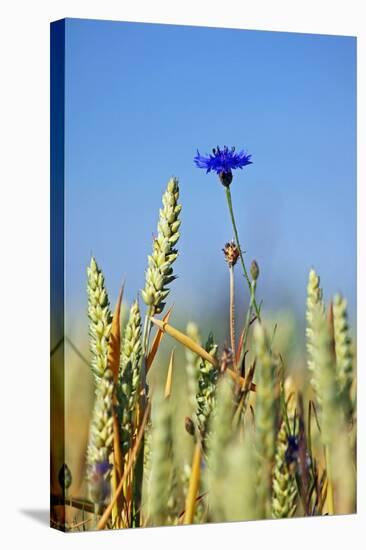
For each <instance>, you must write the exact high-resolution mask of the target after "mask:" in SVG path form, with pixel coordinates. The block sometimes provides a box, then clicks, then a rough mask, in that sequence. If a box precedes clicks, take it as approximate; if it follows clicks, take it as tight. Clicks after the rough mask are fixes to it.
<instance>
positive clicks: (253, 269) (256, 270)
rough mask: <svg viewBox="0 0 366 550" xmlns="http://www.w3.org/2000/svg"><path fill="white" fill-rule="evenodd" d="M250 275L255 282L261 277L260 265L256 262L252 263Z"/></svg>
mask: <svg viewBox="0 0 366 550" xmlns="http://www.w3.org/2000/svg"><path fill="white" fill-rule="evenodd" d="M250 274H251V276H252V279H253V281H256V280H257V279H258V277H259V265H258V264H257V262H256V261H255V260H253V261H252V263H251V264H250Z"/></svg>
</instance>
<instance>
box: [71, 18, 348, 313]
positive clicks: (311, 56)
mask: <svg viewBox="0 0 366 550" xmlns="http://www.w3.org/2000/svg"><path fill="white" fill-rule="evenodd" d="M65 116H66V134H65V141H66V166H65V176H66V247H67V253H66V258H67V266H66V270H67V271H66V274H67V300H68V307H69V308H70V313H71V317H72V316H73V315H74V313H75V314H77V313H79V312H80V311H85V307H86V293H85V279H86V266H87V264H88V262H89V258H90V254H91V253H93V254H94V255H95V257H96V258H97V261H98V262H99V263H100V264H101V266H102V268H103V270H104V272H105V275H106V280H107V285H108V289H109V293H110V297H111V300H112V302H114V301H115V299H116V296H117V292H118V287H119V285H120V283H121V281H122V280H123V279H125V280H126V296H127V298H128V299H129V300H131V299H133V298H134V297H135V296H136V294H137V292H138V290H139V289H140V288H141V287H142V286H143V283H144V270H145V266H146V256H147V254H148V252H149V251H150V249H151V240H152V234H153V233H154V232H155V230H156V223H157V216H158V209H159V207H160V202H161V194H162V192H163V191H164V188H165V185H166V182H167V180H168V179H169V177H170V176H172V175H176V176H178V177H179V179H180V188H181V202H182V204H183V211H182V238H181V241H180V244H179V249H180V257H179V259H178V260H177V262H176V271H177V273H178V275H179V279H178V280H177V281H176V282H175V283H174V290H173V293H172V299H173V300H174V302H175V303H176V305H177V307H178V306H179V308H180V311H181V312H182V313H183V314H184V315H185V316H186V317H187V319H188V318H189V317H193V318H199V314H198V313H197V308H198V309H202V308H203V307H205V308H207V311H211V310H212V311H213V308H214V306H216V305H217V303H218V301H219V300H220V296H221V295H222V296H223V297H224V298H225V299H226V291H227V284H226V283H227V267H226V266H225V264H224V261H223V257H222V252H221V249H222V247H223V245H224V244H225V242H226V241H227V240H229V239H231V238H232V236H233V234H232V230H231V226H230V222H229V216H228V212H227V208H226V204H225V195H224V188H223V187H222V186H221V184H220V183H219V180H218V179H217V177H216V176H214V175H212V174H209V175H206V174H205V172H204V171H203V170H198V169H197V168H195V166H194V164H193V157H194V155H195V153H196V149H197V148H198V149H199V150H200V152H203V153H204V152H209V151H210V150H211V149H212V147H214V146H216V145H217V144H219V145H224V144H227V145H228V146H232V145H235V146H236V147H237V148H239V149H240V148H244V149H245V150H246V151H247V152H249V153H251V154H252V160H253V164H252V165H251V166H248V167H246V168H244V170H242V171H238V173H236V174H235V175H234V181H233V184H232V194H233V201H234V208H235V211H236V217H237V222H238V227H239V232H240V235H241V242H242V246H243V248H244V250H245V251H246V259H247V263H248V264H249V263H250V261H251V259H253V258H255V259H256V260H257V261H258V263H259V265H260V268H261V277H260V285H259V294H260V296H261V298H263V299H264V307H265V308H268V309H270V310H273V309H276V308H280V307H291V308H293V309H294V310H295V311H296V312H297V313H298V314H299V315H303V307H304V301H305V287H306V281H307V275H308V271H309V269H310V267H311V266H313V267H315V268H316V270H317V271H318V272H319V273H320V275H321V278H322V284H323V285H324V288H325V295H326V297H330V296H331V295H332V294H333V293H334V292H336V291H341V292H343V293H344V294H345V295H346V296H347V298H348V299H349V302H350V306H351V312H352V315H354V314H355V300H356V142H355V139H356V39H355V38H352V37H336V36H319V35H305V34H290V33H277V32H260V31H244V30H228V29H214V28H199V27H183V26H166V25H152V24H138V23H121V22H108V21H92V20H76V19H75V20H72V19H69V20H67V24H66V114H65ZM238 275H239V270H238ZM241 285H242V283H241V282H240V280H239V277H238V293H239V292H242V293H245V287H244V286H241Z"/></svg>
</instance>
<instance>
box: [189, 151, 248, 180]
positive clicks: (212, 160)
mask: <svg viewBox="0 0 366 550" xmlns="http://www.w3.org/2000/svg"><path fill="white" fill-rule="evenodd" d="M212 153H213V154H211V155H206V156H203V155H200V153H199V151H198V150H197V156H195V157H194V162H195V163H196V166H198V168H205V169H206V173H208V172H211V170H213V171H214V172H216V173H217V174H218V175H219V178H220V181H221V183H222V184H223V185H225V187H229V185H230V183H231V182H232V179H233V173H232V170H236V169H237V168H240V169H242V168H243V167H244V166H247V165H248V164H252V161H251V160H250V159H251V156H252V155H247V154H246V153H245V152H244V151H239V152H238V153H236V152H235V147H232V148H231V149H229V148H228V147H227V146H226V145H225V146H224V148H223V149H220V147H219V146H217V148H216V149H212Z"/></svg>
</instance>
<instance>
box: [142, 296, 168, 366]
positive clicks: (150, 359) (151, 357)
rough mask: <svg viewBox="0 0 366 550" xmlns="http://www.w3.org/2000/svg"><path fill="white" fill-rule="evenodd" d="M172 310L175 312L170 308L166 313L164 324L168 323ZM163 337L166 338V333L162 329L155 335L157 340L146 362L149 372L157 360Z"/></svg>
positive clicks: (154, 341)
mask: <svg viewBox="0 0 366 550" xmlns="http://www.w3.org/2000/svg"><path fill="white" fill-rule="evenodd" d="M172 310H173V306H172V307H171V308H169V309H168V311H167V312H166V314H165V315H164V317H163V323H167V322H168V321H169V318H170V315H171V313H172ZM163 336H164V331H163V330H161V329H160V330H158V331H157V333H156V334H155V338H154V340H153V343H152V345H151V349H150V352H149V355H148V356H147V360H146V369H147V370H149V368H150V367H151V365H152V363H153V361H154V359H155V355H156V354H157V351H158V349H159V346H160V344H161V341H162V339H163Z"/></svg>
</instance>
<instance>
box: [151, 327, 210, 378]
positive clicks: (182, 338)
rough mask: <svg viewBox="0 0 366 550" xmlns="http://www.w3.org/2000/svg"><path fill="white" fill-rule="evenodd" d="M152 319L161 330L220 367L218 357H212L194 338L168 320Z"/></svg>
mask: <svg viewBox="0 0 366 550" xmlns="http://www.w3.org/2000/svg"><path fill="white" fill-rule="evenodd" d="M150 319H151V321H152V322H153V323H154V324H155V325H156V326H157V327H159V328H160V330H162V331H163V332H166V333H167V334H169V336H171V337H172V338H174V339H175V340H177V342H179V343H180V344H183V346H185V347H186V348H188V349H190V350H191V351H193V353H196V354H197V355H199V356H200V357H202V359H204V360H205V361H208V362H209V363H211V365H214V367H218V363H217V361H216V359H215V358H214V357H212V355H210V354H209V353H208V352H207V351H206V350H205V349H204V348H203V347H201V346H200V345H199V344H197V342H195V341H194V340H192V338H190V337H189V336H187V335H186V334H184V333H183V332H180V331H179V330H177V329H176V328H174V327H172V326H171V325H169V324H168V323H167V322H164V321H160V320H159V319H154V317H151V318H150Z"/></svg>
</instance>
